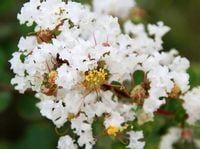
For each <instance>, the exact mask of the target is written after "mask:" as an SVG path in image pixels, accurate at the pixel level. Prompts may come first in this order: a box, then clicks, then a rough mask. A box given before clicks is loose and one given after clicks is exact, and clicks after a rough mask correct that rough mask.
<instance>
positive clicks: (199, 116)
mask: <svg viewBox="0 0 200 149" xmlns="http://www.w3.org/2000/svg"><path fill="white" fill-rule="evenodd" d="M182 99H183V100H184V103H183V107H184V109H185V110H186V112H187V114H188V120H187V121H188V123H190V124H195V122H196V121H199V120H200V110H199V109H200V88H199V87H198V88H194V89H192V90H191V91H188V92H187V93H186V94H185V95H184V96H183V97H182Z"/></svg>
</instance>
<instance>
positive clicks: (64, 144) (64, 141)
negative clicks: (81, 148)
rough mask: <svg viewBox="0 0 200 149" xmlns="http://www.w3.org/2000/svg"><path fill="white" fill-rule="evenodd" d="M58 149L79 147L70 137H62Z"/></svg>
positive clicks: (75, 148)
mask: <svg viewBox="0 0 200 149" xmlns="http://www.w3.org/2000/svg"><path fill="white" fill-rule="evenodd" d="M57 148H58V149H77V148H78V147H77V145H76V144H74V141H73V140H72V138H71V137H70V136H68V135H66V136H63V137H60V139H59V141H58V146H57Z"/></svg>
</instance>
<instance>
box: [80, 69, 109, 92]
mask: <svg viewBox="0 0 200 149" xmlns="http://www.w3.org/2000/svg"><path fill="white" fill-rule="evenodd" d="M107 76H108V73H107V72H106V70H105V69H103V68H99V69H93V70H89V71H87V72H86V73H85V76H84V78H85V80H84V81H83V83H82V84H83V86H84V87H85V88H86V89H89V90H98V89H99V88H100V87H101V85H102V84H103V83H105V81H106V79H107Z"/></svg>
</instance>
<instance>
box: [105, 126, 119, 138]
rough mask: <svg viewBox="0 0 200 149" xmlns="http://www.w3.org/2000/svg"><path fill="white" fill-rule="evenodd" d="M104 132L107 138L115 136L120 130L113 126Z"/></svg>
mask: <svg viewBox="0 0 200 149" xmlns="http://www.w3.org/2000/svg"><path fill="white" fill-rule="evenodd" d="M106 132H107V134H108V135H109V136H116V135H117V133H118V132H120V129H119V128H118V127H114V126H109V127H108V128H107V129H106Z"/></svg>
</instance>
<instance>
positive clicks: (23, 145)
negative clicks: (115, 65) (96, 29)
mask: <svg viewBox="0 0 200 149" xmlns="http://www.w3.org/2000/svg"><path fill="white" fill-rule="evenodd" d="M78 1H79V2H82V3H84V2H89V1H88V0H87V1H86V0H78ZM24 2H25V0H0V149H36V148H37V149H53V148H56V144H57V139H58V135H57V134H56V132H55V128H54V126H53V125H52V123H51V122H50V121H48V120H46V119H44V118H42V117H41V116H40V114H39V110H38V109H37V108H36V107H35V103H37V101H38V100H37V99H35V98H34V97H33V95H32V94H30V93H29V94H26V95H20V94H18V92H16V91H14V90H13V88H12V86H11V85H10V79H11V78H12V77H13V74H12V72H11V71H10V70H9V67H10V66H9V63H8V60H9V59H10V58H11V54H12V53H13V52H14V51H16V50H17V42H18V41H19V38H20V36H22V35H24V36H25V35H26V34H27V33H28V32H30V31H31V29H30V28H27V27H25V26H20V25H19V23H18V21H17V19H16V15H17V13H18V12H19V11H20V8H21V7H22V4H23V3H24ZM137 2H138V5H139V6H140V7H141V8H142V9H144V11H145V16H144V20H145V22H150V23H156V22H157V21H160V20H162V21H164V22H165V24H167V25H168V26H170V27H171V28H172V30H171V32H170V33H168V34H167V36H166V37H165V38H164V41H165V47H166V49H170V48H173V47H174V48H176V49H178V50H179V51H180V53H181V54H182V55H183V56H185V57H187V58H188V59H190V60H191V63H192V67H191V69H190V70H189V73H190V74H191V85H192V86H197V85H198V84H199V85H200V65H199V63H200V0H138V1H137ZM169 104H170V105H171V106H170V108H171V110H175V109H177V107H180V105H178V104H177V103H169ZM166 108H168V107H166ZM179 109H180V111H181V110H182V109H181V108H179ZM170 120H171V119H170ZM167 121H169V119H163V118H159V117H158V118H157V119H156V120H155V122H153V123H148V124H146V125H145V126H143V128H144V129H145V134H146V135H147V137H146V138H145V139H146V140H147V141H148V142H149V143H148V144H147V147H146V148H147V149H156V148H157V145H158V142H159V136H160V135H161V134H163V133H165V132H166V129H167V128H168V127H169V126H173V125H175V124H176V120H175V119H173V120H172V121H170V124H167V125H165V126H164V124H165V123H166V122H167ZM102 142H103V143H102ZM95 148H104V149H111V148H115V149H121V148H123V147H122V144H121V143H116V142H114V141H113V140H112V138H103V139H101V140H100V142H99V143H98V144H97V145H96V147H95Z"/></svg>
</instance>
